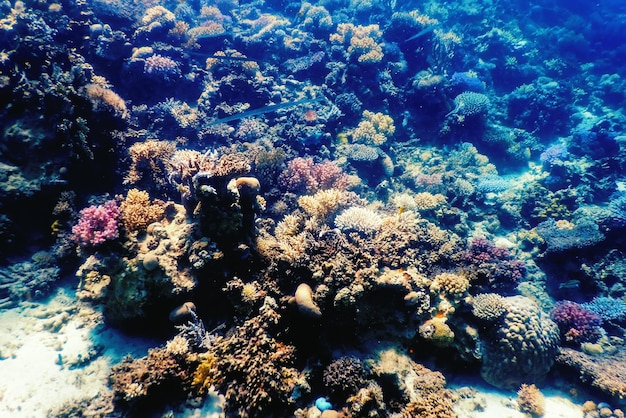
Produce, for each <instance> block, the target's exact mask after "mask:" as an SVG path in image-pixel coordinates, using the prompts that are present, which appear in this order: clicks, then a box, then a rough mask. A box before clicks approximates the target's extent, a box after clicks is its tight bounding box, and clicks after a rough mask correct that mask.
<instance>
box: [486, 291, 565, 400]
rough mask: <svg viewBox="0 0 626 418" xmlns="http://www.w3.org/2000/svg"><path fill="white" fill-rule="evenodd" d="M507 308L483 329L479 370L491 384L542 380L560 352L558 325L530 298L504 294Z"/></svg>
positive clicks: (508, 385)
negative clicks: (558, 351) (504, 312)
mask: <svg viewBox="0 0 626 418" xmlns="http://www.w3.org/2000/svg"><path fill="white" fill-rule="evenodd" d="M505 303H506V307H507V308H506V309H507V312H506V314H504V315H503V316H501V317H500V318H499V320H498V321H497V322H495V323H493V322H491V323H490V326H489V327H488V328H483V329H482V330H481V331H480V337H481V338H480V339H481V343H482V344H481V356H482V366H481V370H480V374H481V376H482V377H483V379H485V381H486V382H487V383H489V384H492V385H494V386H496V387H500V388H515V387H519V385H520V384H521V383H523V382H527V383H531V382H536V381H539V380H541V379H542V378H544V377H545V375H546V374H547V373H548V372H549V371H550V368H551V367H552V365H553V363H554V357H555V356H556V354H557V350H558V344H559V328H558V327H557V325H556V324H555V323H554V322H552V321H551V320H550V318H549V317H548V316H547V315H545V314H544V313H543V312H542V311H541V310H540V309H539V307H538V306H537V305H536V304H535V303H534V302H533V301H532V300H531V299H528V298H526V297H523V296H510V297H506V298H505Z"/></svg>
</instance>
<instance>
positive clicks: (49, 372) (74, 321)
mask: <svg viewBox="0 0 626 418" xmlns="http://www.w3.org/2000/svg"><path fill="white" fill-rule="evenodd" d="M156 345H158V343H157V342H155V341H150V340H146V339H141V338H131V337H128V336H126V335H124V334H122V333H120V332H117V331H115V330H113V329H111V328H107V327H105V326H104V325H103V323H102V317H101V315H100V313H98V312H96V311H94V310H93V309H91V308H90V307H89V306H87V305H85V304H82V303H79V302H77V301H76V300H75V299H74V297H73V291H72V290H71V289H67V288H61V289H59V290H58V291H57V292H56V293H55V294H54V295H52V296H51V297H50V298H49V299H48V300H46V301H44V302H38V303H36V302H26V303H23V304H22V305H21V306H19V307H17V308H13V309H9V310H5V311H3V312H1V313H0V376H1V379H0V417H13V418H22V417H23V418H39V417H51V416H54V413H53V412H52V411H57V410H59V409H60V408H62V407H63V405H67V404H69V403H78V402H85V401H87V402H88V400H90V399H93V398H94V397H95V396H96V395H98V394H99V393H100V394H101V393H104V392H107V391H109V389H108V388H107V380H108V376H109V371H110V368H111V366H112V365H113V364H115V363H117V362H119V361H120V360H121V359H122V358H123V357H124V356H125V355H127V354H131V355H133V356H137V357H141V356H144V355H146V353H147V350H148V348H150V347H154V346H156ZM450 388H451V389H454V390H456V391H458V393H459V394H460V395H461V396H460V400H459V402H458V403H457V406H456V412H457V413H458V415H459V418H523V417H524V415H523V414H522V413H521V412H519V411H518V409H517V403H516V394H515V392H504V391H500V390H497V389H494V388H491V387H489V386H488V385H486V384H484V383H483V382H482V381H480V380H479V379H469V378H455V379H454V381H453V383H452V384H451V385H450ZM542 392H543V393H544V395H545V396H546V414H545V415H544V417H546V418H579V417H580V418H582V417H583V413H582V409H581V405H578V404H576V403H574V402H573V401H572V400H571V399H570V398H569V396H567V395H566V394H564V393H563V392H562V391H559V390H558V389H554V388H550V387H548V388H545V389H542ZM188 412H191V411H188ZM176 415H177V416H205V415H204V414H202V413H201V412H200V411H198V410H196V411H195V413H191V414H189V413H187V414H182V415H179V414H176Z"/></svg>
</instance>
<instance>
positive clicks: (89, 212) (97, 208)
mask: <svg viewBox="0 0 626 418" xmlns="http://www.w3.org/2000/svg"><path fill="white" fill-rule="evenodd" d="M119 217H120V209H119V207H118V206H117V202H116V201H115V200H109V201H107V202H106V203H104V204H103V205H93V206H89V207H87V208H85V209H83V210H81V211H80V219H79V220H78V223H77V224H76V225H74V226H73V227H72V239H73V240H74V241H76V242H78V243H79V244H80V245H81V246H83V247H96V246H98V245H101V244H103V243H104V242H106V241H110V240H114V239H116V238H117V237H118V236H119V230H118V220H119Z"/></svg>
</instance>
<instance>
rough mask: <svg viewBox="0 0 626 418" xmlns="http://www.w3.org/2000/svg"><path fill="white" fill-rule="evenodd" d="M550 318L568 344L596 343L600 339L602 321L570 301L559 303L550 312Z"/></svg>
mask: <svg viewBox="0 0 626 418" xmlns="http://www.w3.org/2000/svg"><path fill="white" fill-rule="evenodd" d="M550 318H552V320H553V321H554V322H556V324H557V325H558V326H559V330H560V331H561V336H562V337H563V339H564V340H565V342H566V343H569V344H580V343H584V342H595V341H597V340H598V338H600V335H601V333H600V324H601V323H602V320H601V319H600V317H599V316H598V315H596V314H595V313H593V312H591V311H590V310H589V309H585V308H584V307H583V306H582V305H580V304H578V303H576V302H572V301H569V300H566V301H561V302H558V303H557V304H556V306H555V307H554V309H552V312H550Z"/></svg>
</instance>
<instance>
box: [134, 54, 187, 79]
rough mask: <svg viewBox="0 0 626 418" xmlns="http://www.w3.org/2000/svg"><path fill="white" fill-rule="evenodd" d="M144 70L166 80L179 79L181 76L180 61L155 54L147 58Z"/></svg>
mask: <svg viewBox="0 0 626 418" xmlns="http://www.w3.org/2000/svg"><path fill="white" fill-rule="evenodd" d="M143 72H144V73H145V74H149V75H152V76H156V77H159V78H163V79H165V80H169V79H177V78H179V77H180V76H181V71H180V67H179V65H178V63H177V62H176V61H174V60H173V59H171V58H168V57H164V56H162V55H159V54H153V55H151V56H149V57H148V58H146V61H145V63H144V67H143Z"/></svg>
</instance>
